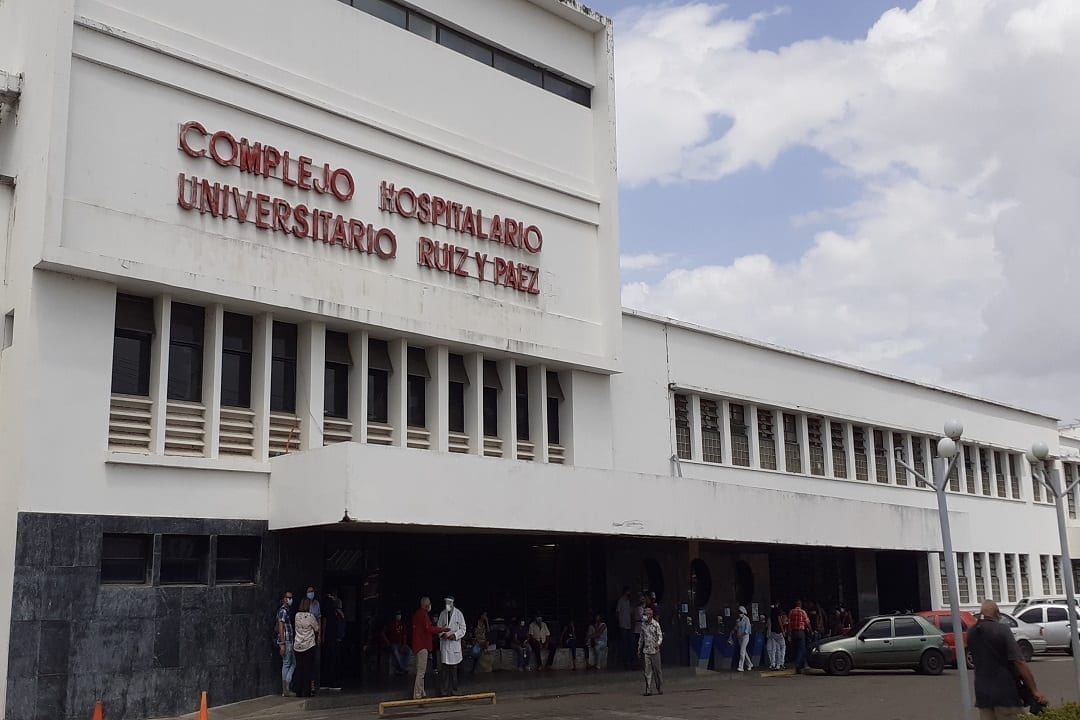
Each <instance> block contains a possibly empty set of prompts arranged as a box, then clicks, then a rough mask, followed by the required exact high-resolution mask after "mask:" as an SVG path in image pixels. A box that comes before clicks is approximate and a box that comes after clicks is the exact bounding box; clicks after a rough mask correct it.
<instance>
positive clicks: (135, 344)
mask: <svg viewBox="0 0 1080 720" xmlns="http://www.w3.org/2000/svg"><path fill="white" fill-rule="evenodd" d="M151 343H152V337H151V336H150V335H143V334H136V333H131V332H129V331H126V330H117V331H116V335H115V336H114V337H113V366H112V391H113V392H114V393H117V394H120V395H143V396H148V395H150V348H151Z"/></svg>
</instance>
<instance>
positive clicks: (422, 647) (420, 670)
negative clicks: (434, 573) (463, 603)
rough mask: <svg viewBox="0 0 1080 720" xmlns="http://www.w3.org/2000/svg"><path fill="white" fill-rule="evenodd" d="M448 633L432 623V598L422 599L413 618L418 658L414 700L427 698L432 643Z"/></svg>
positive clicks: (413, 644)
mask: <svg viewBox="0 0 1080 720" xmlns="http://www.w3.org/2000/svg"><path fill="white" fill-rule="evenodd" d="M444 632H446V628H445V627H440V626H438V625H434V624H433V623H432V622H431V598H428V597H422V598H420V607H419V608H417V610H416V612H415V613H413V618H412V651H413V655H415V656H416V677H415V678H414V679H413V700H419V699H420V698H424V697H427V693H426V692H424V675H425V674H427V666H428V658H430V657H431V643H432V640H433V639H434V638H435V636H436V635H441V634H442V633H444Z"/></svg>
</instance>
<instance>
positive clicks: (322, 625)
mask: <svg viewBox="0 0 1080 720" xmlns="http://www.w3.org/2000/svg"><path fill="white" fill-rule="evenodd" d="M304 597H305V598H306V599H307V600H308V602H309V604H310V605H311V610H310V612H311V615H312V617H314V618H315V619H316V620H317V621H318V622H319V637H320V638H322V637H325V634H324V632H323V631H324V630H325V629H326V619H325V618H324V617H323V612H322V601H321V600H320V599H319V591H318V588H316V587H315V586H314V585H308V589H307V593H306V594H305V595H304ZM313 662H314V665H313V667H312V670H311V694H312V695H314V694H316V693H317V692H318V690H319V680H320V677H321V675H322V652H321V648H320V651H319V652H317V653H315V656H314V660H313Z"/></svg>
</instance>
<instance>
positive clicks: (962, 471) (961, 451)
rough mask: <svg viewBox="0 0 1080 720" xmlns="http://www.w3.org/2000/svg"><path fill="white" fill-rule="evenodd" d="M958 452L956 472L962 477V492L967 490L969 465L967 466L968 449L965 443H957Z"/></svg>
mask: <svg viewBox="0 0 1080 720" xmlns="http://www.w3.org/2000/svg"><path fill="white" fill-rule="evenodd" d="M957 450H958V454H957V456H956V474H957V477H959V478H960V492H962V493H966V492H967V467H965V460H966V459H967V453H968V449H967V446H966V445H964V444H963V443H957Z"/></svg>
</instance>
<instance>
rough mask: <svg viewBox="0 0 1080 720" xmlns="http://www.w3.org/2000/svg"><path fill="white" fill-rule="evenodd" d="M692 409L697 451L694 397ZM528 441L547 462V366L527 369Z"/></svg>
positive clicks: (697, 425) (537, 455) (540, 457)
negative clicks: (693, 409) (693, 411)
mask: <svg viewBox="0 0 1080 720" xmlns="http://www.w3.org/2000/svg"><path fill="white" fill-rule="evenodd" d="M692 404H693V407H694V408H696V409H697V410H698V411H699V413H698V421H697V424H694V425H693V427H691V428H690V436H691V437H693V436H694V435H695V434H696V435H697V438H698V450H700V449H701V447H700V446H701V433H695V432H694V428H695V427H701V424H700V419H701V415H700V409H701V408H700V406H699V405H698V396H697V395H695V396H694V401H693V403H692ZM529 439H530V440H531V441H532V444H533V457H534V459H535V461H536V462H538V463H546V462H547V461H548V432H547V366H546V365H532V366H530V367H529Z"/></svg>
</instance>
